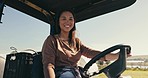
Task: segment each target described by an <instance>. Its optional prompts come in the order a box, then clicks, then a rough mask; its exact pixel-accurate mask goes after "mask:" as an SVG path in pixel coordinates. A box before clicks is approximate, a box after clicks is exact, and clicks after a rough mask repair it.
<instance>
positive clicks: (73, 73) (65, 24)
mask: <svg viewBox="0 0 148 78" xmlns="http://www.w3.org/2000/svg"><path fill="white" fill-rule="evenodd" d="M55 26H56V27H57V32H56V33H54V35H50V36H48V37H47V39H46V40H45V42H44V45H43V48H42V55H43V66H44V75H45V78H81V76H80V74H79V71H78V70H77V62H78V61H79V59H80V57H81V55H84V56H86V57H88V58H92V57H94V56H95V55H97V54H99V53H100V51H97V50H93V49H90V48H88V47H86V46H84V45H83V44H82V43H81V42H80V40H79V39H78V38H76V37H75V30H76V27H75V18H74V14H73V12H72V11H70V10H63V11H61V12H59V13H58V14H57V15H56V24H55ZM117 57H118V54H109V55H107V56H105V57H103V58H101V60H112V59H116V58H117Z"/></svg>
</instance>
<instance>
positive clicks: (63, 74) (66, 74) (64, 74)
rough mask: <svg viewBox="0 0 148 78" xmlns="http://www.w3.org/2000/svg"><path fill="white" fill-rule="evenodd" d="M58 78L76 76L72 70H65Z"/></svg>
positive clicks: (72, 77)
mask: <svg viewBox="0 0 148 78" xmlns="http://www.w3.org/2000/svg"><path fill="white" fill-rule="evenodd" d="M59 78H76V77H75V76H74V75H73V73H72V72H70V71H66V72H64V73H62V74H61V75H60V77H59Z"/></svg>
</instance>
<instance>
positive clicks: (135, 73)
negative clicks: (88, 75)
mask: <svg viewBox="0 0 148 78" xmlns="http://www.w3.org/2000/svg"><path fill="white" fill-rule="evenodd" d="M122 75H123V76H131V77H132V78H148V71H140V70H126V71H124V73H123V74H122ZM98 78H107V77H106V76H104V74H100V75H99V76H98Z"/></svg>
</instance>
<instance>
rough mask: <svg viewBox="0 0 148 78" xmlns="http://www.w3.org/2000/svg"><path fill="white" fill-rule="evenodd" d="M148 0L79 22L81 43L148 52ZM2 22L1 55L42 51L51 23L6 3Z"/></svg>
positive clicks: (136, 52) (78, 31)
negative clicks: (15, 51)
mask: <svg viewBox="0 0 148 78" xmlns="http://www.w3.org/2000/svg"><path fill="white" fill-rule="evenodd" d="M147 3H148V0H137V2H136V3H135V4H133V5H131V6H130V7H127V8H124V9H121V10H118V11H114V12H111V13H107V14H104V15H101V16H97V17H94V18H91V19H88V20H85V21H82V22H79V23H77V24H76V27H77V37H79V38H80V40H81V42H82V43H83V44H84V45H86V46H88V47H90V48H92V49H96V50H100V51H103V50H105V49H107V48H109V47H111V46H114V45H117V44H127V45H130V46H131V48H132V49H131V53H132V55H148V48H147V47H148V31H147V30H148V9H147V8H148V5H147ZM3 13H4V15H3V17H2V22H3V23H2V24H0V54H5V53H6V54H8V53H11V52H12V50H10V47H12V46H13V47H16V48H17V50H18V51H24V50H26V49H33V50H35V51H41V48H42V45H43V42H44V40H45V39H46V38H47V36H48V35H49V32H50V31H49V30H50V25H49V24H47V23H45V22H42V21H40V20H38V19H36V18H33V17H31V16H29V15H26V14H24V13H22V12H19V11H17V10H15V9H13V8H10V7H8V6H6V7H5V8H4V12H3Z"/></svg>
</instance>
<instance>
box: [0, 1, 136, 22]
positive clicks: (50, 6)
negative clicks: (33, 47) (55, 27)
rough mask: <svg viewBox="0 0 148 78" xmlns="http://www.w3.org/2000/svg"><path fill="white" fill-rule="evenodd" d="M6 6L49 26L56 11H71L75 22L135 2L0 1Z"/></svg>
mask: <svg viewBox="0 0 148 78" xmlns="http://www.w3.org/2000/svg"><path fill="white" fill-rule="evenodd" d="M2 1H3V2H4V3H5V4H6V5H7V6H10V7H12V8H14V9H16V10H19V11H21V12H23V13H25V14H28V15H30V16H32V17H34V18H37V19H39V20H41V21H44V22H46V23H48V24H51V23H52V21H53V19H52V18H53V16H54V15H55V14H56V12H57V10H59V9H61V8H64V9H72V10H73V11H74V13H75V15H76V22H80V21H83V20H87V19H90V18H93V17H96V16H99V15H102V14H106V13H109V12H112V11H115V10H119V9H122V8H125V7H128V6H130V5H132V4H133V3H134V2H135V1H136V0H2Z"/></svg>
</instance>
